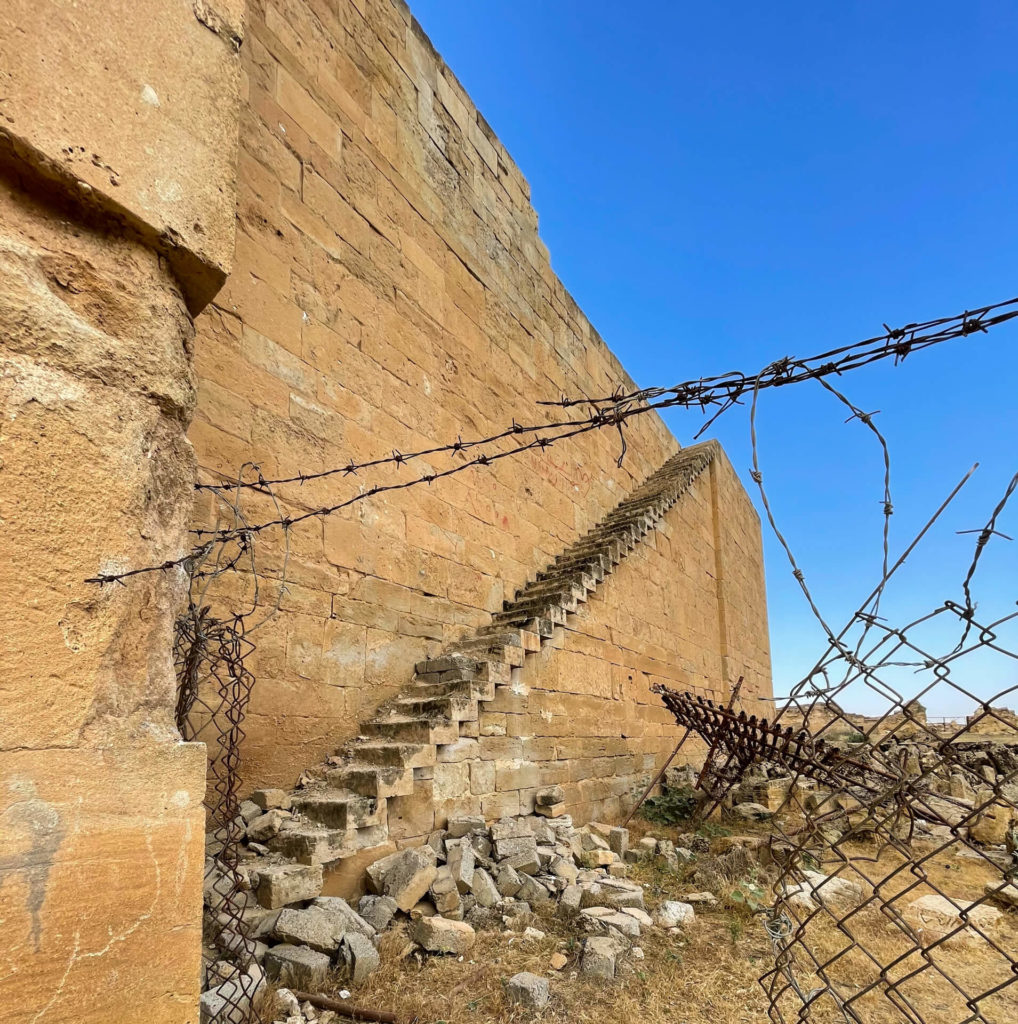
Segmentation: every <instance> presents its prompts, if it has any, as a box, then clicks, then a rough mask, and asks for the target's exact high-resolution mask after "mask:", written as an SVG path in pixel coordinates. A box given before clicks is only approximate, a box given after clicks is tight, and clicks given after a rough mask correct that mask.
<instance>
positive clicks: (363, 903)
mask: <svg viewBox="0 0 1018 1024" xmlns="http://www.w3.org/2000/svg"><path fill="white" fill-rule="evenodd" d="M357 909H358V910H359V911H360V914H361V917H362V918H364V920H365V921H367V922H368V924H370V925H371V927H372V928H374V929H375V931H376V932H384V931H385V929H386V928H388V927H389V923H390V922H391V921H392V917H393V914H395V913H396V911H397V910H398V909H399V908H398V907H397V906H396V901H395V900H394V899H393V898H392V897H391V896H370V895H369V896H362V897H361V898H360V902H359V903H358V904H357Z"/></svg>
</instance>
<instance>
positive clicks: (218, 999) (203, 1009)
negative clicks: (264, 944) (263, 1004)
mask: <svg viewBox="0 0 1018 1024" xmlns="http://www.w3.org/2000/svg"><path fill="white" fill-rule="evenodd" d="M264 988H265V975H264V974H263V973H262V971H261V969H260V968H259V969H258V972H257V974H256V975H252V974H241V973H240V972H239V971H238V972H237V974H236V975H235V976H234V977H233V978H231V979H229V980H228V981H224V982H221V983H220V984H218V985H216V986H214V987H213V988H210V989H209V990H208V991H207V992H203V993H202V994H201V1000H200V1002H199V1004H198V1011H199V1014H200V1018H201V1024H214V1022H217V1021H221V1020H227V1019H229V1017H228V1014H230V1013H236V1014H238V1016H240V1017H244V1018H246V1017H247V1016H248V1014H249V1013H250V1011H251V1008H252V1004H253V1003H254V1001H255V1000H256V999H257V998H258V996H259V995H261V992H262V990H263V989H264Z"/></svg>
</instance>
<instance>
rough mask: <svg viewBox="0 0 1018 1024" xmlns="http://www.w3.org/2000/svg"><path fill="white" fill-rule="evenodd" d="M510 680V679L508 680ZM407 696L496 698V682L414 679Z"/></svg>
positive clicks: (472, 698)
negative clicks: (425, 680)
mask: <svg viewBox="0 0 1018 1024" xmlns="http://www.w3.org/2000/svg"><path fill="white" fill-rule="evenodd" d="M506 682H508V679H507V680H506ZM407 696H413V697H417V698H422V697H469V698H470V699H471V700H494V699H495V683H494V682H493V681H491V682H482V681H481V680H466V679H450V680H448V681H447V682H444V683H426V682H424V681H423V680H421V679H417V680H414V682H413V683H412V684H411V688H410V689H409V690H408V691H407Z"/></svg>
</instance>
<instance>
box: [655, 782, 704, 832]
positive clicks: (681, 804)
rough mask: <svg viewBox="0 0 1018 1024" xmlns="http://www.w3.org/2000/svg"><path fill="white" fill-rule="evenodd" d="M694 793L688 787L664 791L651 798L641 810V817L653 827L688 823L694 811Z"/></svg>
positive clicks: (695, 803)
mask: <svg viewBox="0 0 1018 1024" xmlns="http://www.w3.org/2000/svg"><path fill="white" fill-rule="evenodd" d="M697 803H698V801H697V799H696V793H695V792H694V791H693V790H692V789H690V788H689V787H688V786H682V787H679V788H675V789H671V788H669V789H666V790H665V791H664V792H663V793H662V794H661V795H660V796H652V797H651V798H650V799H649V800H648V801H647V802H646V803H645V804H644V805H643V808H642V813H643V816H644V817H645V818H646V819H647V820H648V821H652V822H654V824H655V825H677V824H678V823H679V822H682V821H688V820H689V819H690V818H691V817H692V816H693V812H694V811H695V810H696V805H697Z"/></svg>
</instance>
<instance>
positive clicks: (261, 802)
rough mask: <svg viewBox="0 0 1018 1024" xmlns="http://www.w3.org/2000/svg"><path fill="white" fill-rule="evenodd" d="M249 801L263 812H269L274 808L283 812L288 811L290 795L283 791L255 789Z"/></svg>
mask: <svg viewBox="0 0 1018 1024" xmlns="http://www.w3.org/2000/svg"><path fill="white" fill-rule="evenodd" d="M249 799H250V800H251V802H252V803H255V804H257V805H258V806H259V807H260V808H261V809H262V810H263V811H271V810H273V809H274V808H279V809H280V810H284V811H286V810H289V809H290V794H289V793H287V792H286V790H284V789H256V790H255V791H254V792H253V793H252V794H251V796H250V798H249Z"/></svg>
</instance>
